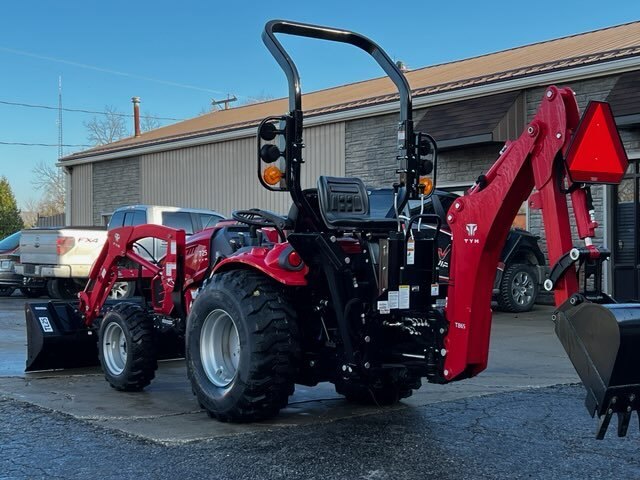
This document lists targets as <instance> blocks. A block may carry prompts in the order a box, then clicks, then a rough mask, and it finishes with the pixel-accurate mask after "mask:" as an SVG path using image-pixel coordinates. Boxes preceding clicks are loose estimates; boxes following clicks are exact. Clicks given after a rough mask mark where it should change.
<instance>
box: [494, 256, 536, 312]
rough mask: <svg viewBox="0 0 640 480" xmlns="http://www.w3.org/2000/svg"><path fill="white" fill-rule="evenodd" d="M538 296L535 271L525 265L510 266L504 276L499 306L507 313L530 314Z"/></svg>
mask: <svg viewBox="0 0 640 480" xmlns="http://www.w3.org/2000/svg"><path fill="white" fill-rule="evenodd" d="M537 295H538V277H537V275H536V272H535V269H534V267H533V266H531V265H527V264H525V263H514V264H512V265H509V266H508V267H507V268H506V270H505V271H504V274H503V275H502V283H501V284H500V293H499V295H498V306H499V307H500V309H501V310H504V311H505V312H514V313H517V312H528V311H529V310H531V309H532V308H533V305H534V303H535V302H536V297H537Z"/></svg>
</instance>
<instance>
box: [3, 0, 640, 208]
mask: <svg viewBox="0 0 640 480" xmlns="http://www.w3.org/2000/svg"><path fill="white" fill-rule="evenodd" d="M273 18H285V19H291V20H298V21H303V22H310V23H318V24H324V25H329V26H336V27H341V28H346V29H351V30H355V31H358V32H360V33H363V34H365V35H368V36H369V37H371V38H373V39H374V40H375V41H376V42H377V43H379V44H380V45H381V46H382V47H383V48H384V49H385V50H386V51H387V52H388V53H389V54H390V55H391V56H392V57H393V58H394V59H399V60H403V61H404V62H405V63H406V64H407V65H408V66H409V67H410V68H417V67H423V66H427V65H432V64H436V63H442V62H447V61H452V60H459V59H463V58H468V57H472V56H476V55H481V54H484V53H490V52H495V51H498V50H503V49H506V48H511V47H515V46H520V45H525V44H528V43H533V42H538V41H543V40H548V39H553V38H558V37H561V36H566V35H571V34H575V33H580V32H585V31H589V30H594V29H598V28H603V27H607V26H612V25H617V24H621V23H626V22H630V21H635V20H638V19H640V4H638V3H637V2H635V1H632V0H627V1H616V0H611V1H607V2H602V1H598V2H595V1H580V2H578V1H576V2H569V1H565V2H542V3H531V2H513V1H495V2H488V1H486V2H478V1H470V2H465V1H460V0H458V1H455V2H453V1H451V2H428V1H422V2H415V1H413V2H391V1H373V0H370V1H345V0H342V1H336V0H324V1H316V2H305V1H303V0H298V1H296V2H293V1H288V0H278V1H273V2H265V1H260V2H257V1H247V0H245V1H235V2H229V1H227V2H217V1H211V0H210V1H184V2H171V1H164V0H156V1H153V2H150V1H137V2H132V1H126V2H125V1H120V0H111V1H109V2H105V1H101V2H97V1H92V0H84V1H76V0H61V1H58V2H51V1H47V0H41V1H33V0H22V1H21V2H3V6H2V28H1V29H0V102H2V101H4V102H17V103H28V104H39V105H51V106H55V105H57V102H58V77H59V76H62V81H63V103H64V106H65V107H67V108H76V109H87V110H97V111H103V110H104V107H105V106H106V105H109V106H112V107H115V108H116V109H118V110H120V111H121V112H123V113H130V111H131V97H132V96H134V95H136V96H140V97H141V99H142V104H141V110H142V111H143V112H150V113H152V114H154V115H157V116H161V117H172V118H181V119H182V118H190V117H193V116H196V115H198V114H199V113H200V112H201V111H202V110H203V109H204V108H207V107H208V105H209V102H210V100H211V98H223V97H225V95H226V94H227V93H229V94H233V95H236V96H237V97H238V98H239V99H240V100H241V101H242V100H246V99H247V98H256V97H258V98H262V97H265V96H268V97H276V98H277V97H282V96H285V95H286V83H285V80H284V76H283V74H282V72H281V70H280V68H279V67H278V66H277V65H276V63H275V61H274V60H273V59H272V58H271V56H270V55H269V53H268V51H267V50H266V48H265V47H264V45H263V44H262V41H261V39H260V34H261V32H262V28H263V26H264V24H265V22H266V21H267V20H270V19H273ZM283 43H285V45H286V46H287V47H288V48H289V49H290V50H291V53H292V56H293V58H294V60H296V62H297V64H298V66H299V69H300V73H301V77H302V87H303V90H304V91H312V90H317V89H321V88H326V87H329V86H334V85H340V84H343V83H347V82H352V81H358V80H363V79H366V78H372V77H376V76H380V71H379V70H378V68H377V66H376V65H375V64H374V63H373V61H372V60H371V59H369V58H367V56H366V55H363V54H361V52H358V51H357V50H355V49H353V48H350V47H348V46H344V45H332V44H328V43H324V42H318V41H312V40H305V39H291V38H284V39H283ZM114 72H119V73H120V74H116V73H114ZM91 117H92V115H85V114H80V113H71V112H69V113H65V114H64V117H63V127H64V143H66V144H73V145H81V144H86V143H88V142H87V133H86V129H85V128H84V126H83V122H86V121H88V120H90V119H91ZM163 123H166V122H163ZM57 141H58V129H57V112H56V111H55V110H43V109H32V108H25V107H17V106H9V105H5V104H2V103H0V142H24V143H47V144H57ZM80 149H81V148H73V147H67V148H65V150H64V153H65V154H69V153H72V152H73V151H77V150H80ZM56 158H57V148H56V147H35V146H10V145H3V144H1V143H0V175H6V176H7V177H8V179H9V182H10V184H11V185H12V188H13V190H14V193H15V194H16V197H17V199H18V204H19V206H23V205H24V202H25V201H26V200H27V199H29V198H38V197H39V196H40V192H38V191H35V190H34V189H33V187H32V186H31V178H32V170H33V167H34V166H35V165H36V164H37V163H38V162H45V163H48V164H51V165H53V164H54V163H55V162H56Z"/></svg>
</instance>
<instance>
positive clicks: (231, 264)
mask: <svg viewBox="0 0 640 480" xmlns="http://www.w3.org/2000/svg"><path fill="white" fill-rule="evenodd" d="M288 248H291V246H290V245H289V244H288V243H286V242H285V243H277V244H276V245H274V246H273V247H270V248H267V247H254V248H252V249H251V250H250V251H248V252H243V253H239V254H237V255H233V256H231V257H228V258H225V259H224V260H222V261H221V262H220V263H218V265H216V268H215V269H214V270H213V271H214V273H217V272H224V271H227V270H233V269H234V268H238V267H240V268H243V267H250V268H254V269H256V270H258V271H260V272H263V273H264V274H266V275H268V276H270V277H271V278H273V279H274V280H275V281H277V282H278V283H282V284H283V285H287V286H293V287H304V286H306V285H307V279H306V275H307V273H308V272H309V267H307V266H306V265H305V266H304V267H303V268H302V269H301V270H298V271H291V270H287V269H285V268H283V267H281V266H280V263H279V261H278V258H279V257H280V254H281V253H282V252H283V251H284V250H285V249H288Z"/></svg>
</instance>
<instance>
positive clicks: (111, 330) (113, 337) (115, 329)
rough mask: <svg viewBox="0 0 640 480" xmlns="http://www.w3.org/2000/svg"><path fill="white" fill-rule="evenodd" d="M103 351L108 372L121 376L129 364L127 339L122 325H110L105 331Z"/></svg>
mask: <svg viewBox="0 0 640 480" xmlns="http://www.w3.org/2000/svg"><path fill="white" fill-rule="evenodd" d="M102 351H103V353H104V363H105V367H106V368H107V370H109V372H110V373H112V374H113V375H120V374H121V373H122V372H123V370H124V367H125V365H126V364H127V339H126V338H125V336H124V331H123V330H122V328H121V327H120V325H118V324H117V323H115V322H111V323H109V325H107V328H105V329H104V336H103V338H102Z"/></svg>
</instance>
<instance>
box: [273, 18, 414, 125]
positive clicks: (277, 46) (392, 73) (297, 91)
mask: <svg viewBox="0 0 640 480" xmlns="http://www.w3.org/2000/svg"><path fill="white" fill-rule="evenodd" d="M276 33H283V34H286V35H296V36H299V37H310V38H318V39H320V40H329V41H332V42H341V43H347V44H350V45H353V46H355V47H358V48H360V49H362V50H364V51H365V52H367V53H368V54H369V55H371V56H372V57H373V58H374V59H375V61H376V62H377V63H378V65H380V67H381V68H382V69H383V70H384V71H385V73H386V74H387V75H388V76H389V78H391V80H392V81H393V83H394V84H395V85H396V87H397V89H398V92H399V93H400V121H405V120H412V100H411V87H410V86H409V82H407V79H406V78H405V76H404V74H403V73H402V71H401V70H400V68H399V67H398V66H397V65H396V64H395V63H394V61H393V60H391V58H389V55H387V53H386V52H385V51H384V50H382V48H380V47H379V46H378V44H376V43H375V42H374V41H373V40H371V39H369V38H367V37H365V36H364V35H360V34H359V33H355V32H351V31H349V30H340V29H337V28H331V27H322V26H319V25H310V24H306V23H297V22H291V21H287V20H271V21H270V22H267V24H266V25H265V28H264V32H263V34H262V41H263V42H264V43H265V45H266V46H267V48H268V49H269V51H270V52H271V54H272V55H273V57H274V58H275V59H276V61H277V62H278V64H279V65H280V67H281V68H282V69H283V70H284V72H285V74H286V76H287V80H288V82H289V110H291V111H294V110H301V109H302V91H301V88H300V75H299V74H298V69H297V68H296V66H295V64H294V63H293V60H291V57H290V56H289V54H288V53H287V52H286V51H285V49H284V47H283V46H282V44H281V43H280V42H279V41H278V39H277V38H276V36H275V34H276Z"/></svg>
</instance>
